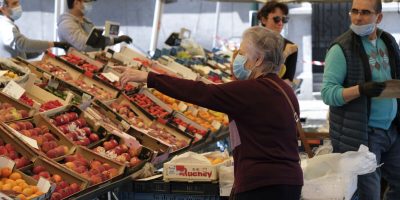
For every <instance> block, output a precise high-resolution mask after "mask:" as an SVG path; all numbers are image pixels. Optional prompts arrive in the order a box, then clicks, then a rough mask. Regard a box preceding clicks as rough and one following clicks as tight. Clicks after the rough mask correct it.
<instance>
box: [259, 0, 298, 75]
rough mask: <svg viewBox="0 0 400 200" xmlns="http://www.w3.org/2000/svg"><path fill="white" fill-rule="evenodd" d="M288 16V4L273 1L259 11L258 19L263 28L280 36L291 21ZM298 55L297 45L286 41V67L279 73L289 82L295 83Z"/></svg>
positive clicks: (284, 52)
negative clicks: (284, 26) (285, 25)
mask: <svg viewBox="0 0 400 200" xmlns="http://www.w3.org/2000/svg"><path fill="white" fill-rule="evenodd" d="M288 14H289V8H288V6H287V5H286V4H283V3H279V2H277V1H274V0H273V1H269V2H267V3H266V4H265V5H264V6H263V7H262V8H261V10H259V11H258V13H257V18H258V20H259V21H260V22H261V25H262V26H264V27H266V28H268V29H270V30H272V31H275V32H277V33H279V34H280V33H281V32H282V29H283V25H284V24H286V23H287V22H288V21H289V17H288ZM297 53H298V51H297V45H295V44H294V43H293V42H291V41H289V40H287V39H285V48H284V51H283V57H284V66H283V67H282V68H281V71H280V73H278V74H279V75H280V76H281V78H282V79H284V80H289V81H290V82H292V81H293V79H294V75H295V73H296V64H297Z"/></svg>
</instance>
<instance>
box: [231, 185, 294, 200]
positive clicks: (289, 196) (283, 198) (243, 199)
mask: <svg viewBox="0 0 400 200" xmlns="http://www.w3.org/2000/svg"><path fill="white" fill-rule="evenodd" d="M301 188H302V186H298V185H273V186H267V187H262V188H258V189H255V190H251V191H247V192H241V193H237V194H235V197H234V199H235V200H249V199H251V200H254V199H262V200H299V199H300V196H301Z"/></svg>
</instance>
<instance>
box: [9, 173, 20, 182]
mask: <svg viewBox="0 0 400 200" xmlns="http://www.w3.org/2000/svg"><path fill="white" fill-rule="evenodd" d="M21 178H22V176H21V174H20V173H18V172H14V173H12V174H11V175H10V179H12V180H14V181H15V180H18V179H21Z"/></svg>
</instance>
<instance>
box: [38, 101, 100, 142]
mask: <svg viewBox="0 0 400 200" xmlns="http://www.w3.org/2000/svg"><path fill="white" fill-rule="evenodd" d="M40 116H41V117H42V118H43V119H44V121H46V122H47V124H48V126H51V127H53V128H55V129H57V130H58V132H59V133H60V134H62V135H64V136H65V137H66V138H68V139H69V140H71V141H73V142H74V144H77V145H83V146H88V147H91V146H93V145H96V143H98V142H99V141H100V140H101V139H103V138H104V137H106V135H107V134H108V131H107V130H106V129H105V128H103V127H102V126H101V122H99V121H96V120H95V119H94V118H93V117H92V116H91V115H89V114H88V113H86V112H83V111H82V110H81V109H80V108H78V107H76V106H72V105H69V106H65V107H60V108H56V109H53V110H51V111H48V112H44V113H40Z"/></svg>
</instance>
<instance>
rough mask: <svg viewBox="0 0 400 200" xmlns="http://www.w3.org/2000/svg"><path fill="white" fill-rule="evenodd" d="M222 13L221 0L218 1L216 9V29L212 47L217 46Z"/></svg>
mask: <svg viewBox="0 0 400 200" xmlns="http://www.w3.org/2000/svg"><path fill="white" fill-rule="evenodd" d="M220 13H221V2H219V1H218V2H217V7H216V10H215V18H216V19H215V30H214V36H213V45H212V47H213V48H215V47H217V37H218V29H219V15H220Z"/></svg>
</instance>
